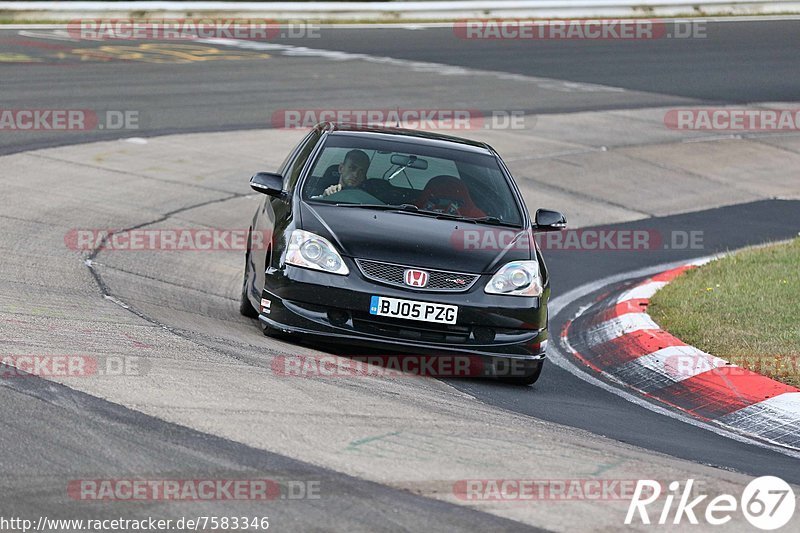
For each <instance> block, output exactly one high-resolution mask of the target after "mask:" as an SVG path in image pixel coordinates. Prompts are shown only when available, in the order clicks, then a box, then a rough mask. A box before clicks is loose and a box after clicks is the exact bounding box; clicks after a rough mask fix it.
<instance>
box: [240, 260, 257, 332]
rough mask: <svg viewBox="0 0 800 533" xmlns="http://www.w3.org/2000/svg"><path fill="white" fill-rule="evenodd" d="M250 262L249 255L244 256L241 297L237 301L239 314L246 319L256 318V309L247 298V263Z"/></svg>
mask: <svg viewBox="0 0 800 533" xmlns="http://www.w3.org/2000/svg"><path fill="white" fill-rule="evenodd" d="M249 261H250V253H249V252H248V253H246V254H245V256H244V281H242V295H241V299H240V300H239V312H240V313H241V314H242V315H244V316H246V317H247V318H258V309H256V308H255V307H253V304H251V303H250V298H248V297H247V263H248V262H249Z"/></svg>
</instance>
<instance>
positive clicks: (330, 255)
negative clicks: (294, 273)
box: [286, 229, 350, 276]
mask: <svg viewBox="0 0 800 533" xmlns="http://www.w3.org/2000/svg"><path fill="white" fill-rule="evenodd" d="M286 262H287V263H288V264H290V265H294V266H299V267H304V268H313V269H314V270H322V271H323V272H330V273H331V274H341V275H342V276H346V275H347V274H349V273H350V270H348V268H347V265H345V264H344V261H343V260H342V256H341V255H339V252H337V251H336V248H334V247H333V245H332V244H331V243H330V242H329V241H328V239H326V238H325V237H320V236H319V235H316V234H314V233H311V232H309V231H303V230H301V229H296V230H294V231H292V236H291V237H289V247H288V248H287V249H286Z"/></svg>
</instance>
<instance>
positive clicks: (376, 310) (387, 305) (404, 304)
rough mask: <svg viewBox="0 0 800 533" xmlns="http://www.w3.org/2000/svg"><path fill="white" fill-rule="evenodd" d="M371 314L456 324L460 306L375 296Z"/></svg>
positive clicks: (370, 304) (370, 307) (371, 302)
mask: <svg viewBox="0 0 800 533" xmlns="http://www.w3.org/2000/svg"><path fill="white" fill-rule="evenodd" d="M369 314H371V315H377V316H391V317H394V318H406V319H408V320H422V321H423V322H436V323H438V324H455V323H456V319H457V318H458V306H457V305H444V304H432V303H428V302H417V301H414V300H401V299H400V298H386V297H384V296H373V297H372V300H371V301H370V303H369Z"/></svg>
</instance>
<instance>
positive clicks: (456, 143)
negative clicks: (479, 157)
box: [317, 122, 494, 155]
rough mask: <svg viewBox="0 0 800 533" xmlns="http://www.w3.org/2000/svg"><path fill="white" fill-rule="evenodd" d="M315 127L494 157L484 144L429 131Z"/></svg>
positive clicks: (335, 125) (324, 124)
mask: <svg viewBox="0 0 800 533" xmlns="http://www.w3.org/2000/svg"><path fill="white" fill-rule="evenodd" d="M317 127H318V128H320V129H322V130H324V131H327V132H329V133H331V134H332V135H344V136H352V137H361V136H369V137H371V138H383V139H385V140H392V139H395V140H399V139H397V138H398V137H402V138H404V140H406V141H409V142H417V143H421V144H428V145H439V146H441V147H442V148H451V149H455V150H465V151H469V152H477V153H482V154H490V155H494V150H493V149H492V147H491V146H489V145H488V144H486V143H484V142H479V141H473V140H470V139H464V138H461V137H454V136H452V135H443V134H441V133H433V132H431V131H423V130H410V129H405V128H395V127H391V126H370V125H362V124H351V123H347V122H322V123H320V124H318V125H317Z"/></svg>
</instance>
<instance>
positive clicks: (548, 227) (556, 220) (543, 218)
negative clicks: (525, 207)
mask: <svg viewBox="0 0 800 533" xmlns="http://www.w3.org/2000/svg"><path fill="white" fill-rule="evenodd" d="M534 224H535V227H534V228H533V229H535V230H536V231H559V230H562V229H564V228H566V227H567V217H565V216H564V215H562V214H561V213H559V212H558V211H551V210H550V209H537V210H536V217H535V219H534Z"/></svg>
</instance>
